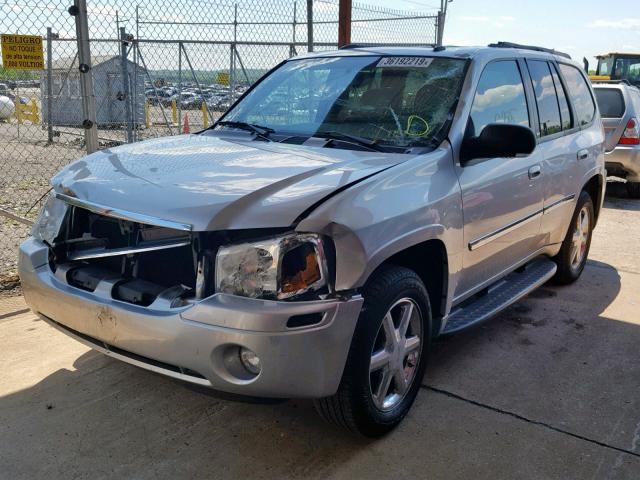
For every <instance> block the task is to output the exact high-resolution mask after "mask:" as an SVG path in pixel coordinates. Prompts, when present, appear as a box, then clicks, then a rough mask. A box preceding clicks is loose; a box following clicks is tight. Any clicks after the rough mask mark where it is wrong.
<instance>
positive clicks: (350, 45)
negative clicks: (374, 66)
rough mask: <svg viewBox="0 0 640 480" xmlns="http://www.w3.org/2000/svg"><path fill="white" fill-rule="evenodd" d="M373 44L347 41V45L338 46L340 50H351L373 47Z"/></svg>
mask: <svg viewBox="0 0 640 480" xmlns="http://www.w3.org/2000/svg"><path fill="white" fill-rule="evenodd" d="M372 46H373V45H367V44H366V43H347V44H346V45H342V46H341V47H338V50H350V49H352V48H365V47H372Z"/></svg>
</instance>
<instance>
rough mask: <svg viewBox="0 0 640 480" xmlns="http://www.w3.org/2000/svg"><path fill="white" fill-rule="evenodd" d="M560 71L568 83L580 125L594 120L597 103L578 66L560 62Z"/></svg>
mask: <svg viewBox="0 0 640 480" xmlns="http://www.w3.org/2000/svg"><path fill="white" fill-rule="evenodd" d="M560 72H561V73H562V76H563V77H564V80H565V82H566V83H567V90H568V91H569V96H570V98H571V103H573V108H574V109H575V111H576V117H577V118H576V121H577V123H578V125H586V124H588V123H590V122H591V120H593V116H594V115H595V113H596V105H595V103H593V97H592V96H591V92H590V90H589V86H588V85H587V81H586V80H585V79H584V77H583V76H582V73H580V70H578V69H577V68H576V67H574V66H572V65H566V64H564V63H561V64H560Z"/></svg>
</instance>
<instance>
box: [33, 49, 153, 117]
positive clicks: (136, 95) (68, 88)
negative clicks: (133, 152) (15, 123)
mask: <svg viewBox="0 0 640 480" xmlns="http://www.w3.org/2000/svg"><path fill="white" fill-rule="evenodd" d="M92 71H93V88H94V93H95V98H96V111H97V112H96V120H97V122H98V126H100V127H103V128H105V127H109V126H114V127H115V126H122V125H123V124H125V123H126V103H125V102H126V101H127V99H126V98H125V95H124V93H123V90H124V88H123V83H122V59H121V57H119V56H94V57H93V66H92ZM127 74H128V76H129V92H130V95H129V99H128V100H129V101H130V102H131V111H132V112H133V113H134V115H133V116H134V123H135V124H138V125H141V124H144V101H145V96H144V80H145V75H146V72H145V70H144V68H142V67H140V66H136V64H135V63H133V62H132V61H130V60H127ZM49 75H51V78H52V92H53V102H52V104H53V107H52V109H51V118H50V121H51V123H52V124H53V125H55V126H72V127H80V126H82V120H83V114H82V97H81V94H80V73H79V72H78V60H77V59H74V58H73V57H70V58H60V59H57V60H54V61H53V63H52V69H51V72H48V71H47V70H44V71H43V73H42V79H41V82H40V90H41V95H42V97H41V98H42V99H43V101H42V119H43V121H44V122H47V121H48V119H49V115H48V112H47V101H46V98H47V81H48V76H49Z"/></svg>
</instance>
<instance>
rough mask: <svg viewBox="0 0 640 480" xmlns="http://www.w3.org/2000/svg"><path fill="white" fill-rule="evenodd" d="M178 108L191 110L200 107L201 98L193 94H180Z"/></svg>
mask: <svg viewBox="0 0 640 480" xmlns="http://www.w3.org/2000/svg"><path fill="white" fill-rule="evenodd" d="M179 101H180V108H181V109H183V110H193V109H197V108H201V107H202V96H201V95H199V94H197V93H194V92H182V93H181V94H180V100H179Z"/></svg>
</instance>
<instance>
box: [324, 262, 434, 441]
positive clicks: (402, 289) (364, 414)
mask: <svg viewBox="0 0 640 480" xmlns="http://www.w3.org/2000/svg"><path fill="white" fill-rule="evenodd" d="M363 296H364V305H363V308H362V311H361V313H360V317H359V318H358V323H357V325H356V329H355V332H354V335H353V339H352V341H351V348H350V350H349V355H348V358H347V363H346V365H345V369H344V373H343V375H342V380H341V381H340V386H339V387H338V391H337V392H336V393H335V395H333V396H331V397H326V398H322V399H319V400H316V401H315V402H314V403H315V406H316V409H317V411H318V413H319V414H320V416H321V417H323V418H324V419H325V420H326V421H328V422H330V423H334V424H337V425H339V426H341V427H343V428H346V429H348V430H350V431H352V432H356V433H359V434H361V435H364V436H367V437H378V436H381V435H384V434H385V433H387V432H388V431H390V430H391V429H393V428H394V427H395V426H397V425H398V424H399V423H400V422H401V421H402V419H403V418H404V417H405V415H406V414H407V412H408V411H409V409H410V408H411V405H412V404H413V401H414V400H415V398H416V396H417V394H418V390H419V388H420V384H421V383H422V377H423V375H424V369H425V366H426V360H427V354H428V352H429V345H430V343H431V307H430V305H429V296H428V294H427V290H426V288H425V286H424V284H423V283H422V281H421V280H420V277H418V275H416V273H415V272H413V271H412V270H409V269H407V268H403V267H397V266H392V265H389V266H383V267H381V268H380V269H379V270H378V271H377V272H375V273H374V274H373V275H372V278H371V279H370V280H369V281H368V282H367V284H366V285H365V287H364V289H363Z"/></svg>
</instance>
